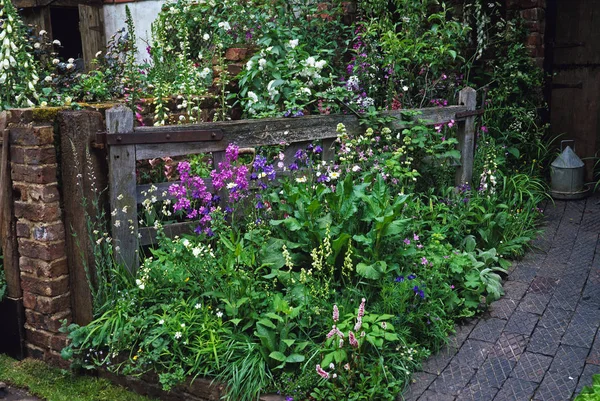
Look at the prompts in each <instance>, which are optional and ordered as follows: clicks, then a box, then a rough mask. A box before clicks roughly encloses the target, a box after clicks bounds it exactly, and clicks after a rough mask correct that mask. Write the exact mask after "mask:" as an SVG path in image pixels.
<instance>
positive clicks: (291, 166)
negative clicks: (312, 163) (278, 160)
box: [288, 163, 298, 171]
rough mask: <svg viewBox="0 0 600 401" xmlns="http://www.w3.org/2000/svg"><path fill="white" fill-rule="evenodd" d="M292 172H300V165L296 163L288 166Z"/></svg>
mask: <svg viewBox="0 0 600 401" xmlns="http://www.w3.org/2000/svg"><path fill="white" fill-rule="evenodd" d="M288 168H289V169H290V170H291V171H294V170H298V165H297V164H296V163H292V164H290V165H289V166H288Z"/></svg>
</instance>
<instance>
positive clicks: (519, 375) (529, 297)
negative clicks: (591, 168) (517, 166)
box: [400, 197, 600, 401]
mask: <svg viewBox="0 0 600 401" xmlns="http://www.w3.org/2000/svg"><path fill="white" fill-rule="evenodd" d="M599 201H600V198H599V197H593V198H588V199H587V200H581V201H570V202H561V201H556V204H555V205H552V204H549V205H548V206H547V207H546V210H545V215H546V218H545V221H546V223H545V232H544V234H543V235H542V236H541V237H540V238H539V239H537V240H536V241H535V244H534V245H535V246H536V247H537V249H534V250H532V251H530V252H528V253H527V254H526V255H525V257H524V258H523V259H522V260H521V261H519V262H516V263H515V264H514V265H513V267H512V268H511V270H510V272H509V275H508V279H507V281H506V282H505V283H504V291H505V295H504V297H503V298H502V299H500V300H498V301H496V302H494V303H492V305H491V306H490V309H489V311H488V312H486V314H485V315H484V316H482V317H481V318H480V319H475V320H473V321H471V322H469V323H467V324H465V325H463V326H460V327H458V328H457V333H456V334H455V335H454V336H453V337H451V339H450V342H449V343H448V345H447V346H445V347H444V348H443V349H442V350H441V352H439V353H438V354H437V355H435V356H433V357H431V358H429V359H428V360H427V361H426V362H425V363H424V364H423V369H422V370H423V371H422V372H418V373H416V374H415V375H413V383H412V384H411V386H410V387H409V388H408V390H407V391H406V392H405V393H404V400H406V401H463V400H464V401H467V400H468V401H492V400H493V401H509V400H511V401H512V400H514V401H524V400H535V401H554V400H555V401H567V400H571V399H573V398H574V396H575V395H576V394H578V393H579V391H581V388H582V387H583V386H587V385H590V384H591V383H592V375H594V374H596V373H600V332H599V331H598V327H599V326H600V245H599V241H598V237H599V233H600V204H599ZM400 399H402V397H400Z"/></svg>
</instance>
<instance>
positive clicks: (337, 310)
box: [333, 305, 340, 322]
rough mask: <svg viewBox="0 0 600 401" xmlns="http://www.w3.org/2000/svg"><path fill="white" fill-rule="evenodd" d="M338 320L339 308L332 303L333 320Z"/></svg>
mask: <svg viewBox="0 0 600 401" xmlns="http://www.w3.org/2000/svg"><path fill="white" fill-rule="evenodd" d="M338 320H340V310H339V309H338V307H337V305H333V321H334V322H337V321H338Z"/></svg>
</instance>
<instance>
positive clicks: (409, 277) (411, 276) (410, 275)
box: [407, 274, 417, 280]
mask: <svg viewBox="0 0 600 401" xmlns="http://www.w3.org/2000/svg"><path fill="white" fill-rule="evenodd" d="M416 278H417V276H415V275H414V274H409V275H408V277H407V279H409V280H414V279H416Z"/></svg>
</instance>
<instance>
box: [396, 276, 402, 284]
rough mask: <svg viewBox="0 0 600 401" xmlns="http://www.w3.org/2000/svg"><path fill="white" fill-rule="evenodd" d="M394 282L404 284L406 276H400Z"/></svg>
mask: <svg viewBox="0 0 600 401" xmlns="http://www.w3.org/2000/svg"><path fill="white" fill-rule="evenodd" d="M394 281H395V282H397V283H402V282H404V276H398V277H396V279H395V280H394Z"/></svg>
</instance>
